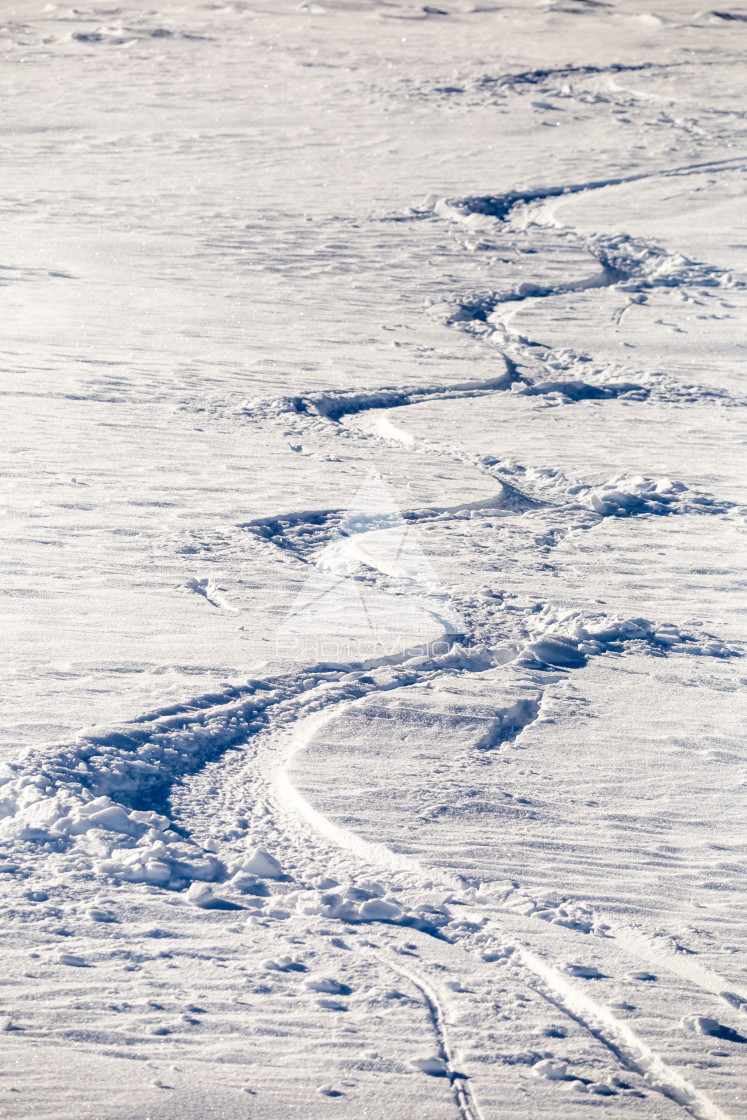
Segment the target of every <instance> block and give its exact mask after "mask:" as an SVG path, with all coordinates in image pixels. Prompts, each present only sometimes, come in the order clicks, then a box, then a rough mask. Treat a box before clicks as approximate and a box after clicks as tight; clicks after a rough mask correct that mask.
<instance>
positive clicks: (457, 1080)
mask: <svg viewBox="0 0 747 1120" xmlns="http://www.w3.org/2000/svg"><path fill="white" fill-rule="evenodd" d="M375 956H376V959H377V960H379V961H381V963H382V964H384V965H386V966H387V967H388V968H390V969H391V970H392V971H393V972H395V973H397V974H398V975H400V976H403V977H405V979H407V980H409V981H410V983H411V984H412V985H413V987H414V988H417V990H418V991H419V992H420V994H421V996H422V997H423V1002H424V1003H425V1006H426V1009H427V1011H428V1016H429V1018H430V1021H431V1024H432V1027H433V1033H434V1035H435V1038H436V1046H437V1048H438V1057H439V1058H440V1059H441V1060H442V1061H443V1062H444V1065H445V1067H446V1068H445V1076H446V1077H447V1078H448V1080H449V1082H450V1084H451V1091H452V1093H453V1095H454V1103H455V1104H456V1107H457V1110H458V1112H459V1115H460V1117H461V1120H483V1114H482V1112H481V1110H480V1108H479V1105H478V1103H477V1100H476V1099H475V1095H474V1093H473V1091H472V1089H471V1087H470V1085H469V1082H468V1080H467V1078H466V1077H465V1076H464V1074H461V1073H460V1072H459V1071H458V1070H457V1068H456V1065H455V1055H454V1052H453V1049H452V1047H451V1045H450V1042H449V1035H448V1029H447V1024H446V1013H445V1011H444V1008H443V1004H442V1001H441V1000H440V999H439V996H438V993H437V992H436V989H435V988H434V987H433V986H432V985H431V984H429V983H428V981H427V980H426V979H425V978H424V977H423V976H422V975H421V974H417V975H416V973H415V972H414V970H413V969H410V968H407V967H406V966H405V965H403V964H401V963H400V961H399V960H397V961H395V960H393V959H392V958H393V954H392V953H388V954H387V955H386V956H384V954H381V953H377V954H375Z"/></svg>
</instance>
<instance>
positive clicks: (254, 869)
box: [240, 848, 283, 879]
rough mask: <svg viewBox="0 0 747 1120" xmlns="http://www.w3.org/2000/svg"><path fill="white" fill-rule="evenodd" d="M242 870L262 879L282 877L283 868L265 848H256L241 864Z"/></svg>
mask: <svg viewBox="0 0 747 1120" xmlns="http://www.w3.org/2000/svg"><path fill="white" fill-rule="evenodd" d="M240 870H241V871H247V872H249V874H250V875H256V876H257V877H258V878H260V879H280V878H281V877H282V874H283V869H282V867H281V866H280V864H279V863H278V861H277V860H276V859H275V858H274V857H273V856H271V855H269V854H268V853H267V852H266V851H265V850H264V848H255V849H254V851H253V853H252V854H251V855H250V856H249V857H248V858H247V859H245V860H243V862H242V863H241V866H240Z"/></svg>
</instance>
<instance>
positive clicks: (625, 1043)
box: [275, 717, 729, 1120]
mask: <svg viewBox="0 0 747 1120" xmlns="http://www.w3.org/2000/svg"><path fill="white" fill-rule="evenodd" d="M320 718H328V717H320ZM314 730H316V721H312V725H311V726H310V727H308V728H307V732H308V736H306V735H305V736H304V737H303V739H302V740H301V741H300V742H299V741H298V740H297V739H296V740H295V741H294V743H293V745H292V747H291V751H290V753H289V754H288V755H286V758H285V760H284V763H283V765H282V767H281V768H280V769H279V772H278V776H277V778H276V781H275V798H276V804H277V806H278V809H279V810H280V812H281V813H283V812H286V813H288V812H289V813H291V814H294V815H295V816H296V817H297V819H300V820H304V821H305V822H306V823H307V824H309V825H311V826H312V828H315V829H316V830H317V831H318V832H319V833H320V834H321V835H322V836H324V837H325V838H326V839H328V840H331V841H332V842H333V843H334V844H336V845H338V846H340V847H344V848H346V849H347V850H348V851H351V852H352V853H353V854H354V855H355V856H356V857H358V858H364V859H365V861H366V863H367V864H369V865H371V866H373V867H375V868H380V869H383V870H386V871H388V872H392V871H416V870H418V865H417V863H416V862H415V861H413V860H411V859H410V858H409V857H403V856H400V855H398V854H396V853H394V852H392V851H391V850H390V849H388V848H387V847H386V846H385V845H382V844H379V843H373V842H370V841H363V840H361V838H359V837H358V836H356V835H355V834H354V833H352V832H350V831H349V830H347V829H343V828H340V827H339V826H338V825H335V824H334V822H332V821H330V820H329V819H328V818H326V817H325V816H324V815H323V814H321V813H320V812H319V811H318V810H316V809H315V808H314V807H313V806H312V805H311V804H310V803H309V802H308V801H307V800H306V799H305V798H304V797H303V796H302V794H300V793H299V792H298V790H296V789H295V787H294V786H293V784H292V782H291V781H290V779H289V778H288V775H287V769H286V768H287V766H288V764H289V763H290V762H291V761H292V758H293V757H294V755H295V754H296V753H297V752H298V751H299V750H303V749H304V739H306V738H307V737H310V735H311V734H313V732H314ZM291 827H292V826H291ZM419 871H420V878H421V879H423V878H426V877H427V878H428V879H429V880H431V881H433V880H434V879H436V880H439V881H440V882H441V885H442V887H443V888H444V889H445V890H449V889H453V888H454V886H455V882H454V880H453V878H451V877H446V876H443V875H441V874H438V873H435V874H434V872H433V870H432V869H427V870H426V868H424V867H420V868H419ZM491 924H492V925H494V926H496V927H497V928H498V929H500V915H499V914H494V915H493V916H492V918H491ZM515 951H516V952H517V954H518V957H519V959H520V961H521V963H522V965H523V966H524V967H525V968H526V969H527V971H528V972H530V973H531V974H532V978H533V981H534V983H533V984H530V986H534V990H535V991H537V992H538V993H539V994H541V995H542V996H543V997H544V998H545V999H546V1000H548V1002H550V1003H552V1004H553V1006H555V1007H556V1008H557V1009H558V1010H559V1011H561V1012H562V1013H563V1014H564V1015H567V1016H568V1017H569V1018H572V1019H573V1020H574V1021H575V1022H576V1023H577V1024H578V1025H579V1026H581V1027H583V1028H584V1029H585V1030H586V1031H587V1032H588V1033H589V1034H590V1035H591V1036H592V1037H593V1038H595V1039H596V1040H597V1041H598V1042H600V1043H601V1044H602V1045H603V1046H605V1047H606V1049H608V1050H609V1051H610V1053H611V1054H613V1055H614V1057H615V1058H616V1059H617V1060H618V1062H619V1063H620V1065H621V1066H622V1067H623V1068H624V1069H628V1070H632V1071H634V1072H636V1073H638V1074H639V1075H640V1076H641V1077H643V1078H644V1080H645V1083H646V1084H647V1086H648V1087H649V1088H650V1089H652V1090H654V1091H656V1092H659V1093H661V1094H662V1095H663V1096H666V1097H668V1098H669V1099H670V1100H672V1101H674V1102H675V1103H676V1104H678V1105H680V1106H681V1107H682V1108H683V1109H684V1110H685V1111H686V1112H687V1113H688V1114H689V1115H691V1116H692V1117H694V1118H695V1120H729V1118H728V1115H727V1114H726V1113H725V1112H723V1111H722V1110H721V1109H720V1108H719V1107H718V1106H717V1105H715V1104H714V1103H713V1102H712V1101H711V1100H710V1099H709V1098H708V1096H707V1095H706V1094H704V1093H703V1092H701V1091H699V1090H698V1089H697V1088H696V1087H695V1086H694V1085H692V1084H691V1082H690V1081H688V1080H687V1079H686V1078H685V1077H683V1076H682V1075H681V1074H680V1073H678V1072H677V1071H676V1070H674V1069H672V1068H671V1067H669V1066H668V1065H667V1063H666V1062H664V1060H663V1059H662V1058H661V1056H660V1055H659V1054H657V1053H656V1052H655V1051H653V1050H652V1049H651V1048H650V1047H649V1046H648V1045H647V1044H646V1043H645V1042H643V1040H642V1039H641V1038H639V1037H638V1035H636V1033H635V1032H634V1031H633V1030H631V1028H630V1027H629V1026H628V1025H627V1024H626V1023H624V1022H622V1021H621V1020H619V1019H617V1018H616V1017H615V1016H614V1015H613V1014H612V1012H611V1011H610V1010H609V1008H606V1007H604V1006H602V1005H601V1004H599V1003H598V1002H597V1001H596V1000H594V999H592V998H591V997H590V996H588V995H587V994H586V993H585V992H582V991H580V990H579V989H578V988H577V987H576V986H574V985H573V984H572V983H571V982H570V981H569V980H567V979H566V978H565V977H564V976H562V975H561V974H560V973H559V972H558V971H557V969H554V968H553V967H552V966H551V965H549V964H548V963H547V961H545V960H544V959H543V958H541V957H540V956H538V955H537V954H536V953H534V952H532V951H531V950H530V949H529V948H528V947H527V946H526V945H523V944H520V943H519V944H517V945H516V946H515ZM411 979H413V982H415V983H417V984H418V986H419V987H421V990H423V991H424V992H426V988H425V981H424V980H423V978H422V976H419V977H418V979H417V980H416V979H415V978H414V977H411ZM537 985H539V986H537ZM426 994H427V993H426ZM434 998H435V997H431V999H430V1000H429V1003H432V1002H433V1000H434ZM431 1016H432V1018H433V1019H434V1024H435V1025H436V1034H437V1038H438V1040H439V1043H440V1045H441V1048H442V1052H443V1055H444V1057H446V1058H447V1061H449V1063H450V1067H449V1068H451V1059H450V1058H449V1057H448V1049H447V1047H446V1044H445V1041H444V1035H443V1029H442V1027H441V1026H440V1022H441V1020H442V1016H440V1017H438V1018H437V1013H436V1010H435V1008H434V1009H433V1010H431ZM459 1107H460V1113H461V1114H462V1115H463V1116H469V1115H471V1114H470V1113H464V1111H463V1109H462V1106H461V1105H460V1106H459ZM478 1116H479V1113H478Z"/></svg>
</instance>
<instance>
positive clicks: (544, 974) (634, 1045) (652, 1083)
mask: <svg viewBox="0 0 747 1120" xmlns="http://www.w3.org/2000/svg"><path fill="white" fill-rule="evenodd" d="M518 953H519V956H520V959H521V961H522V962H523V964H525V965H526V967H527V968H528V969H529V970H530V971H531V972H532V973H533V974H534V975H535V976H536V977H537V978H538V979H539V980H540V982H541V983H542V984H543V985H546V988H548V989H549V990H550V993H551V995H550V996H548V993H547V991H545V992H544V993H543V992H541V994H543V995H544V996H545V998H546V999H548V998H549V999H551V1001H552V1002H553V1003H554V1004H555V1006H556V1007H558V1009H559V1010H561V1011H563V1012H565V1014H567V1015H570V1016H571V1017H572V1018H574V1019H575V1020H576V1022H577V1023H579V1024H580V1025H581V1026H583V1027H585V1029H586V1030H588V1031H589V1033H590V1034H592V1035H593V1036H594V1037H595V1038H597V1039H598V1040H599V1041H600V1042H602V1043H603V1044H604V1045H605V1046H607V1048H608V1049H609V1050H611V1051H612V1053H614V1054H615V1055H616V1056H617V1058H618V1059H619V1060H620V1062H621V1063H622V1064H623V1065H624V1066H625V1067H626V1068H628V1069H631V1070H634V1071H635V1072H636V1073H639V1074H640V1075H641V1076H643V1077H644V1078H645V1080H646V1083H647V1085H648V1086H649V1088H651V1089H654V1090H655V1091H656V1092H659V1093H661V1094H662V1095H663V1096H665V1097H668V1098H669V1099H670V1100H672V1101H674V1102H675V1104H678V1105H680V1106H681V1107H682V1108H683V1109H684V1110H685V1111H686V1112H688V1113H689V1114H690V1115H691V1116H692V1117H694V1120H729V1116H728V1114H727V1113H725V1112H724V1111H723V1110H722V1109H721V1108H719V1107H718V1105H716V1104H715V1103H714V1102H713V1101H712V1100H710V1098H709V1097H708V1096H707V1095H706V1094H705V1093H703V1092H701V1091H700V1090H698V1089H697V1088H696V1087H695V1086H694V1085H693V1084H692V1083H691V1082H690V1081H688V1080H687V1078H685V1077H683V1076H682V1075H681V1074H680V1073H678V1072H677V1071H676V1070H674V1069H672V1068H671V1066H668V1065H667V1064H666V1062H665V1061H664V1060H663V1059H662V1058H661V1056H660V1055H659V1054H657V1053H656V1052H655V1051H653V1050H652V1049H651V1047H649V1046H647V1045H646V1043H645V1042H643V1040H642V1039H641V1038H639V1037H638V1035H637V1034H635V1032H634V1031H632V1030H631V1029H630V1027H629V1026H628V1025H627V1023H624V1022H622V1021H621V1020H619V1019H617V1018H616V1017H615V1016H614V1015H613V1014H612V1012H611V1011H610V1010H609V1008H607V1007H604V1006H602V1005H601V1004H599V1003H597V1001H596V1000H594V999H592V998H591V997H590V996H588V995H586V993H585V992H582V991H580V990H579V989H578V988H577V987H575V986H574V985H572V984H571V983H570V982H569V981H568V980H566V979H565V978H564V977H563V976H561V975H560V973H559V972H557V970H556V969H554V968H552V967H551V966H550V965H548V964H547V962H546V961H544V960H543V959H542V958H541V957H539V956H537V954H536V953H533V952H531V950H529V949H527V948H526V947H524V946H519V947H518ZM536 990H538V991H541V989H536Z"/></svg>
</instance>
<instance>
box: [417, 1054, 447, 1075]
mask: <svg viewBox="0 0 747 1120" xmlns="http://www.w3.org/2000/svg"><path fill="white" fill-rule="evenodd" d="M410 1065H411V1066H412V1067H413V1069H419V1070H420V1072H421V1073H428V1074H430V1076H431V1077H445V1076H446V1075H447V1073H448V1072H449V1067H448V1065H447V1064H446V1061H445V1059H444V1058H412V1059H411V1060H410Z"/></svg>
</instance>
